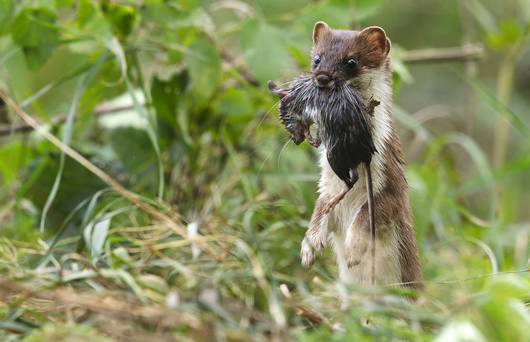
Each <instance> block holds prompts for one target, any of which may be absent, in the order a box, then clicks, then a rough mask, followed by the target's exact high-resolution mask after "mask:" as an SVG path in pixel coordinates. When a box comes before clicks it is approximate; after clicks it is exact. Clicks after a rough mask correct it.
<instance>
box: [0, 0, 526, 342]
mask: <svg viewBox="0 0 530 342" xmlns="http://www.w3.org/2000/svg"><path fill="white" fill-rule="evenodd" d="M317 20H325V21H327V22H328V23H329V24H330V25H331V26H333V27H342V28H348V27H350V28H358V27H364V26H367V25H373V24H377V25H380V26H383V27H384V28H385V29H386V31H387V33H388V35H389V36H390V37H391V39H392V41H393V47H392V53H393V59H394V71H395V75H394V81H395V82H394V92H395V96H394V98H395V99H394V101H395V113H394V115H395V119H396V122H397V125H398V126H399V131H400V135H401V137H402V142H403V145H404V150H405V152H406V159H407V162H408V166H407V178H408V181H409V184H410V187H411V198H412V205H413V209H414V215H415V224H416V230H417V237H418V240H419V245H420V254H421V259H422V264H423V267H424V273H425V278H426V281H425V285H426V289H425V291H424V292H423V293H421V294H419V299H418V301H417V302H412V301H406V300H403V297H407V296H412V295H414V294H413V293H410V292H407V291H404V290H399V289H398V288H375V289H363V288H358V287H351V288H346V287H345V285H343V284H339V283H337V282H336V273H337V272H336V267H335V265H334V260H333V257H332V255H331V253H329V252H327V253H326V254H325V255H324V256H322V257H321V258H320V259H319V260H318V262H317V264H316V265H315V266H314V267H313V268H311V269H309V270H307V269H303V268H302V267H301V266H300V265H299V259H298V253H299V242H300V241H301V239H302V237H303V234H304V231H305V229H306V226H307V223H308V219H309V217H310V215H311V211H312V208H313V205H314V200H315V197H316V196H315V190H316V180H317V178H318V165H317V158H316V152H315V150H314V149H312V148H310V147H309V146H307V144H304V145H302V146H294V145H293V144H292V143H289V142H288V137H287V134H286V132H285V131H284V130H283V129H282V127H281V125H280V124H279V122H278V119H277V109H276V103H275V99H274V98H273V97H272V96H271V95H270V94H269V93H268V91H267V90H266V85H265V84H266V81H267V80H268V79H273V80H287V79H289V78H290V77H292V76H294V75H297V74H299V73H300V72H302V71H304V70H307V69H308V66H309V58H308V53H309V50H310V46H311V39H310V37H311V29H312V26H313V24H314V23H315V21H317ZM529 40H530V3H529V2H528V1H527V0H519V1H517V0H510V1H508V0H507V1H505V2H500V1H493V0H461V1H456V0H452V1H437V2H419V1H412V0H402V1H381V0H379V1H366V0H358V1H346V0H320V1H308V0H295V1H282V0H254V1H248V2H247V1H240V0H235V1H225V0H221V1H199V0H178V1H164V0H143V1H140V0H101V1H92V0H41V1H36V0H32V1H30V0H23V1H16V0H1V1H0V90H1V94H2V98H3V100H4V103H3V104H2V107H0V108H1V109H0V182H1V187H0V234H1V236H0V274H1V278H0V339H1V340H3V341H13V340H18V339H23V340H24V341H108V340H127V341H130V340H138V341H149V340H153V341H161V340H173V339H177V340H180V339H184V340H186V339H188V340H206V341H208V340H227V341H238V340H242V341H243V340H245V341H246V340H269V339H273V340H288V339H295V340H302V341H328V340H332V341H333V340H347V341H352V340H361V341H362V340H372V339H376V340H431V339H436V340H438V341H530V333H529V329H528V327H529V326H530V311H529V302H530V277H529V273H528V267H529V266H528V260H529V256H530V248H529V241H530V207H529V205H528V203H529V202H530V195H529V193H530V192H529V191H528V189H530V177H529V176H530V157H529V156H530V129H529V123H530V116H529V114H528V113H529V111H528V108H529V106H530V103H529V98H528V94H529V90H530V73H529V72H528V71H529V70H530V64H529V61H530V58H529V57H530V55H529V53H530V52H529V49H528V47H529V44H528V43H529ZM470 43H473V44H472V45H469V44H470ZM447 47H456V48H455V49H454V50H449V51H447V50H445V49H441V48H447ZM425 48H431V49H430V50H421V51H418V49H425ZM32 127H33V128H38V129H37V131H38V132H36V131H35V130H33V129H32ZM55 137H57V139H55V140H54V138H55ZM339 298H342V300H341V299H339ZM367 320H368V321H369V324H365V322H366V321H367Z"/></svg>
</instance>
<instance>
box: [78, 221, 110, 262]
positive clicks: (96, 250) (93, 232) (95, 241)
mask: <svg viewBox="0 0 530 342" xmlns="http://www.w3.org/2000/svg"><path fill="white" fill-rule="evenodd" d="M110 221H111V219H110V218H105V219H103V220H101V221H99V222H96V223H92V224H90V226H89V227H87V229H85V231H84V234H85V241H86V244H87V246H88V247H89V248H90V254H91V255H92V257H97V256H99V255H100V254H101V253H102V252H103V246H104V244H105V241H106V240H107V234H108V232H109V227H110Z"/></svg>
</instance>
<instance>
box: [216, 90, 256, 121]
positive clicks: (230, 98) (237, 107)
mask: <svg viewBox="0 0 530 342" xmlns="http://www.w3.org/2000/svg"><path fill="white" fill-rule="evenodd" d="M215 108H216V110H217V111H218V112H220V113H222V114H224V115H225V116H226V121H227V122H228V123H235V124H238V123H239V124H241V123H246V122H248V120H250V119H251V118H252V117H253V116H254V111H253V108H252V102H251V101H250V99H249V96H248V92H245V91H243V90H239V89H235V88H231V89H228V90H227V91H225V92H223V94H222V95H221V96H220V97H219V99H218V101H217V102H216V105H215Z"/></svg>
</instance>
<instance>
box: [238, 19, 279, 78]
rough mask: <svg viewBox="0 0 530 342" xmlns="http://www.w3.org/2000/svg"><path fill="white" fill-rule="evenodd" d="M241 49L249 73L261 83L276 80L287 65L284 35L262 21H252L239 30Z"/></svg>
mask: <svg viewBox="0 0 530 342" xmlns="http://www.w3.org/2000/svg"><path fill="white" fill-rule="evenodd" d="M241 47H242V49H243V51H244V54H245V60H246V62H247V64H248V65H249V67H250V69H251V71H252V72H253V73H254V75H255V76H256V78H257V79H258V80H259V81H260V82H262V83H265V82H267V80H271V79H276V78H278V77H279V76H280V75H281V73H282V71H283V69H285V68H286V67H287V65H288V61H289V51H288V49H287V44H286V40H285V34H284V33H283V32H282V31H281V30H280V29H278V28H276V27H274V26H272V25H270V24H268V23H267V22H265V21H264V20H263V19H252V20H250V21H248V22H247V23H245V25H244V26H243V27H242V28H241Z"/></svg>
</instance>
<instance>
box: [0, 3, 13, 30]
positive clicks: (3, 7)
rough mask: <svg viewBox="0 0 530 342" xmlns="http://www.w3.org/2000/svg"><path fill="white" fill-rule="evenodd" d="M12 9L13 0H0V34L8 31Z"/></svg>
mask: <svg viewBox="0 0 530 342" xmlns="http://www.w3.org/2000/svg"><path fill="white" fill-rule="evenodd" d="M14 11H15V2H14V1H13V0H2V1H0V36H1V35H3V34H5V33H7V32H8V28H9V27H10V25H11V19H12V17H13V12H14Z"/></svg>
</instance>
